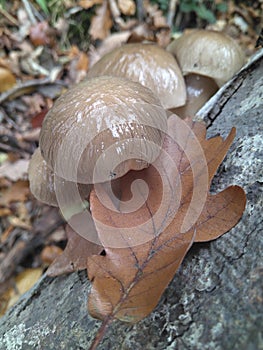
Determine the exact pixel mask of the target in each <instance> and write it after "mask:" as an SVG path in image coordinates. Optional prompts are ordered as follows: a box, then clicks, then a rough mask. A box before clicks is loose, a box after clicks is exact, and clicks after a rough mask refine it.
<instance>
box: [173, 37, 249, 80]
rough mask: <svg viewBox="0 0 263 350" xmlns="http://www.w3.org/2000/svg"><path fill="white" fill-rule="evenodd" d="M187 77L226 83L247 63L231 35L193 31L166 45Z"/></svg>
mask: <svg viewBox="0 0 263 350" xmlns="http://www.w3.org/2000/svg"><path fill="white" fill-rule="evenodd" d="M167 51H169V52H171V53H172V54H173V55H174V56H175V57H176V59H177V61H178V63H179V65H180V67H181V69H182V71H183V74H184V75H187V74H189V73H195V74H200V75H205V76H208V77H210V78H213V79H214V80H215V81H216V83H217V84H218V86H222V85H223V84H224V83H226V82H227V81H228V80H229V79H230V78H231V77H232V76H233V75H234V74H235V73H236V72H237V71H238V70H239V69H240V68H241V67H242V66H243V65H244V63H245V56H244V53H243V52H242V50H241V48H240V47H239V46H238V44H237V43H236V42H235V41H234V40H233V39H232V38H230V37H229V36H228V35H226V34H224V33H222V32H216V31H212V30H194V31H191V32H190V33H186V34H183V35H182V36H181V37H180V38H178V39H176V40H174V41H173V42H172V43H171V44H170V45H168V46H167Z"/></svg>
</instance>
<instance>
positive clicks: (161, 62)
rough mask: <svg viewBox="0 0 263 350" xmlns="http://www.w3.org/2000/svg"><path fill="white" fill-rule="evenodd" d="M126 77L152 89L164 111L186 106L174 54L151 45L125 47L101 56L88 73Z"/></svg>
mask: <svg viewBox="0 0 263 350" xmlns="http://www.w3.org/2000/svg"><path fill="white" fill-rule="evenodd" d="M102 75H111V76H117V77H125V78H128V79H130V80H132V81H136V82H139V83H141V84H142V85H144V86H146V87H148V88H149V89H151V90H152V91H153V92H154V93H155V94H156V95H157V96H158V97H159V99H160V100H161V103H162V105H163V107H164V108H175V107H179V106H182V105H184V104H185V101H186V90H185V83H184V79H183V76H182V73H181V70H180V68H179V66H178V64H177V62H176V60H175V59H174V57H173V55H172V54H170V53H168V52H167V51H166V50H164V49H163V48H161V47H159V46H156V45H153V44H141V43H140V44H138V43H137V44H127V45H123V46H121V47H119V48H117V49H115V50H113V51H111V52H110V53H108V54H106V55H105V56H103V57H102V58H101V59H100V60H99V61H98V62H97V63H95V65H93V66H92V67H91V69H90V70H89V72H88V77H89V78H93V77H97V76H102Z"/></svg>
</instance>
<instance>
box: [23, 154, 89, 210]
mask: <svg viewBox="0 0 263 350" xmlns="http://www.w3.org/2000/svg"><path fill="white" fill-rule="evenodd" d="M28 178H29V185H30V190H31V192H32V194H33V195H34V196H35V197H36V198H37V199H38V200H39V201H41V202H43V203H46V204H49V205H52V206H55V207H57V206H58V202H57V197H56V190H55V177H54V173H53V171H52V170H51V169H50V168H49V167H48V166H47V163H46V161H45V160H44V159H43V157H42V155H41V152H40V149H39V148H37V149H36V150H35V152H34V154H33V155H32V158H31V160H30V163H29V167H28ZM68 184H69V181H66V180H64V179H62V178H59V177H56V187H57V186H59V191H60V192H63V193H64V198H66V196H65V192H66V191H67V185H68ZM78 189H79V193H80V197H81V198H82V199H84V198H87V197H88V195H89V193H90V191H91V186H88V185H83V184H79V185H78ZM68 197H69V196H68ZM68 202H70V201H68ZM71 204H73V203H71Z"/></svg>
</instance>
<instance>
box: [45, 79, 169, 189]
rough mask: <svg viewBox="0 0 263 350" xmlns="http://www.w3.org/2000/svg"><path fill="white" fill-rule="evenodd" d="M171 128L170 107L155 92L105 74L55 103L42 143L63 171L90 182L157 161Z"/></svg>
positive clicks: (73, 178)
mask: <svg viewBox="0 0 263 350" xmlns="http://www.w3.org/2000/svg"><path fill="white" fill-rule="evenodd" d="M166 128H167V117H166V111H165V110H164V109H163V108H162V106H161V103H160V101H159V99H158V98H157V97H156V96H155V95H154V94H153V93H152V91H150V90H149V89H147V88H146V87H144V86H142V85H141V84H139V83H135V82H132V81H130V80H128V79H124V78H117V77H105V76H104V77H99V78H94V79H89V80H86V81H84V82H82V83H80V84H78V85H76V86H75V87H73V88H72V89H70V90H68V91H67V92H66V93H65V94H64V95H62V96H61V97H60V98H59V99H58V100H57V101H56V102H55V104H54V106H53V107H52V109H51V110H50V111H49V112H48V114H47V115H46V117H45V119H44V122H43V126H42V129H41V133H40V141H39V142H40V149H41V153H42V156H43V158H44V159H45V161H46V162H47V164H48V166H49V167H50V168H52V169H54V172H55V173H56V174H57V175H58V176H60V177H62V178H64V179H67V180H68V181H73V182H79V183H86V184H91V183H100V182H106V181H109V180H112V179H115V178H118V177H121V176H123V175H124V174H125V173H127V172H128V171H129V170H141V169H143V168H145V167H147V166H148V165H149V164H150V163H152V162H154V161H155V159H156V158H157V157H158V155H159V153H160V150H161V146H162V143H163V138H164V133H165V132H166Z"/></svg>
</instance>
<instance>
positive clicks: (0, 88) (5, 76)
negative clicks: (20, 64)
mask: <svg viewBox="0 0 263 350" xmlns="http://www.w3.org/2000/svg"><path fill="white" fill-rule="evenodd" d="M15 84H16V78H15V76H14V74H13V73H12V72H11V71H10V70H9V69H8V68H5V67H0V93H1V92H4V91H7V90H9V89H11V88H12V87H13V86H14V85H15Z"/></svg>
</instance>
